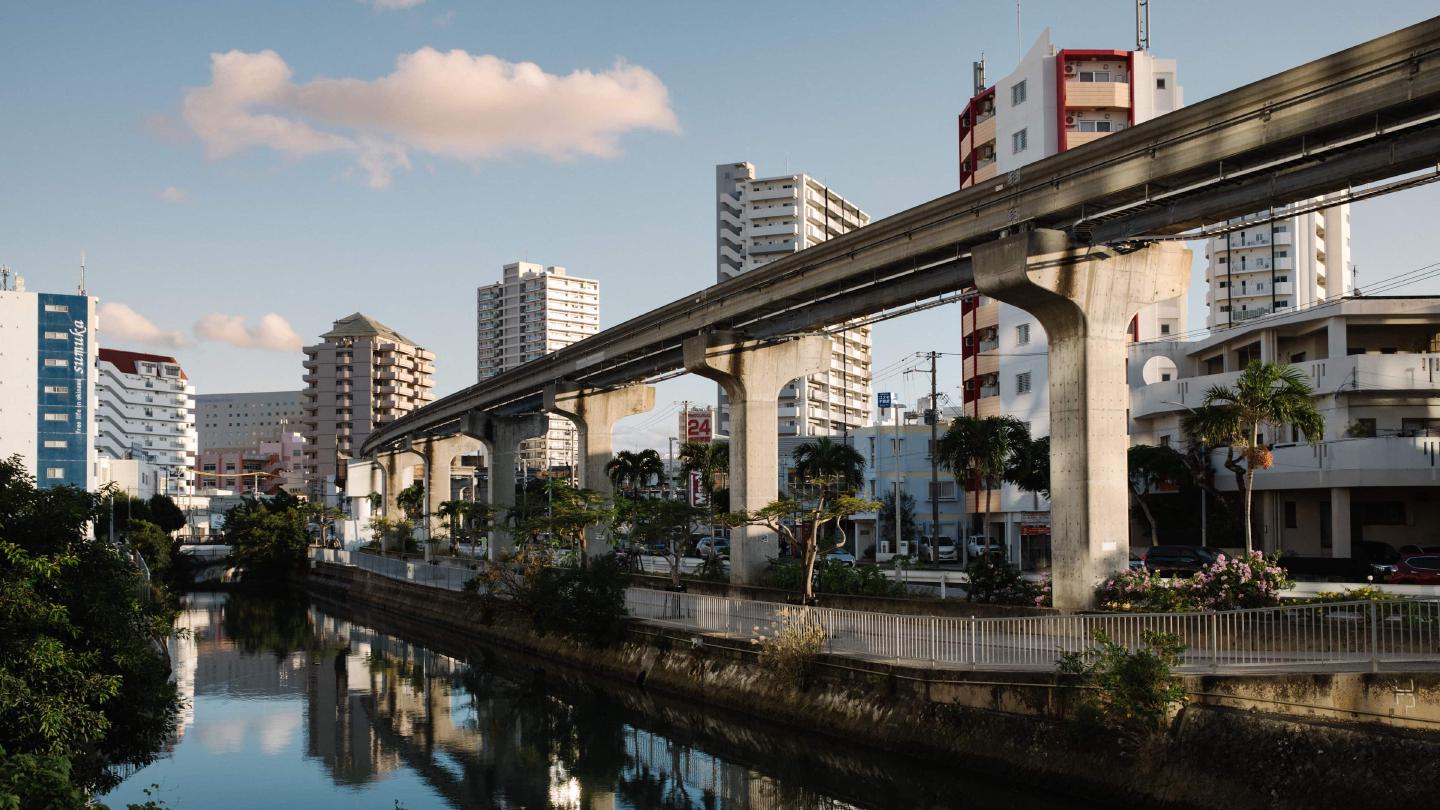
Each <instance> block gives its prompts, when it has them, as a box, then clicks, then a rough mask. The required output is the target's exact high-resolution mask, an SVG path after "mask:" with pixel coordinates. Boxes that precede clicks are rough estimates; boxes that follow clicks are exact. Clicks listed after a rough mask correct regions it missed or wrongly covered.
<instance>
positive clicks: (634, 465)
mask: <svg viewBox="0 0 1440 810" xmlns="http://www.w3.org/2000/svg"><path fill="white" fill-rule="evenodd" d="M605 475H606V477H608V478H609V479H610V484H611V485H612V486H614V487H615V488H616V489H618V490H620V491H621V492H628V491H633V490H634V487H635V482H636V481H637V480H638V479H639V478H640V454H639V453H634V452H631V451H629V450H621V451H620V452H618V453H616V454H615V457H614V458H612V459H610V460H609V461H608V462H606V463H605Z"/></svg>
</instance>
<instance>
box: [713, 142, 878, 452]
mask: <svg viewBox="0 0 1440 810" xmlns="http://www.w3.org/2000/svg"><path fill="white" fill-rule="evenodd" d="M715 216H716V224H717V227H716V239H715V242H716V245H715V250H716V257H715V258H716V281H717V282H719V281H725V280H726V279H729V278H734V277H736V276H738V275H740V274H741V273H747V272H749V271H751V270H754V269H755V268H757V267H763V266H765V265H766V264H769V263H770V262H773V261H775V260H776V259H778V258H780V257H782V256H787V255H789V254H791V253H794V252H796V251H798V250H804V249H805V248H807V247H811V246H812V245H818V244H820V243H821V242H824V241H826V240H828V239H832V238H834V237H836V236H840V235H841V234H845V233H849V232H850V231H853V230H855V229H856V228H859V227H862V226H864V225H866V224H867V223H869V222H870V215H869V214H867V213H865V212H864V211H862V210H860V209H859V208H858V207H856V205H855V204H854V203H852V202H850V201H849V200H847V199H845V198H844V197H842V196H840V195H839V194H837V193H836V192H835V191H834V190H832V189H830V188H828V187H827V186H826V185H825V184H824V183H821V182H820V181H819V180H816V179H815V178H813V177H810V176H809V175H805V174H787V175H780V176H777V177H756V176H755V166H754V165H753V164H750V163H722V164H720V165H718V166H716V167H715ZM831 340H832V342H833V346H834V354H833V356H832V358H831V364H830V370H829V371H828V372H822V373H820V374H814V375H811V376H809V377H802V378H799V379H797V380H795V381H793V382H792V383H790V384H789V385H787V386H785V387H784V388H783V389H781V391H780V398H779V408H780V414H779V424H778V426H777V427H778V429H779V434H780V435H781V436H831V435H835V436H838V435H843V434H846V433H849V432H850V431H853V430H855V429H856V428H859V427H860V426H862V425H864V424H865V422H866V421H867V419H868V418H869V415H870V327H868V326H857V327H855V328H853V329H847V330H844V331H841V332H839V333H836V334H834V335H832V336H831ZM719 396H720V408H719V414H720V423H719V426H718V430H719V432H720V433H722V434H725V435H729V433H730V408H729V403H728V402H727V401H726V397H725V392H724V391H723V390H722V391H721V392H720V395H719Z"/></svg>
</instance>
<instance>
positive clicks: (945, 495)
mask: <svg viewBox="0 0 1440 810" xmlns="http://www.w3.org/2000/svg"><path fill="white" fill-rule="evenodd" d="M927 483H929V485H930V500H932V501H953V500H955V482H954V481H953V480H950V481H929V482H927Z"/></svg>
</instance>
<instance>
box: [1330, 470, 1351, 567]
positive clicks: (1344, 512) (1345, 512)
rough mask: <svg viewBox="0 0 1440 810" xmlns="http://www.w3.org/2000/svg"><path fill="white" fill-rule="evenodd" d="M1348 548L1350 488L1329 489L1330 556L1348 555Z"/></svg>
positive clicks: (1349, 549)
mask: <svg viewBox="0 0 1440 810" xmlns="http://www.w3.org/2000/svg"><path fill="white" fill-rule="evenodd" d="M1350 554H1351V548H1350V488H1349V487H1332V488H1331V489H1330V556H1332V557H1349V556H1350Z"/></svg>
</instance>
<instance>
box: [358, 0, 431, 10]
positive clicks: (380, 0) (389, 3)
mask: <svg viewBox="0 0 1440 810" xmlns="http://www.w3.org/2000/svg"><path fill="white" fill-rule="evenodd" d="M360 1H361V2H362V3H363V2H365V0H360ZM369 2H370V7H371V8H373V9H375V10H376V11H400V10H402V9H407V8H414V7H416V6H418V5H420V4H421V3H424V2H425V0H369Z"/></svg>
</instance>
